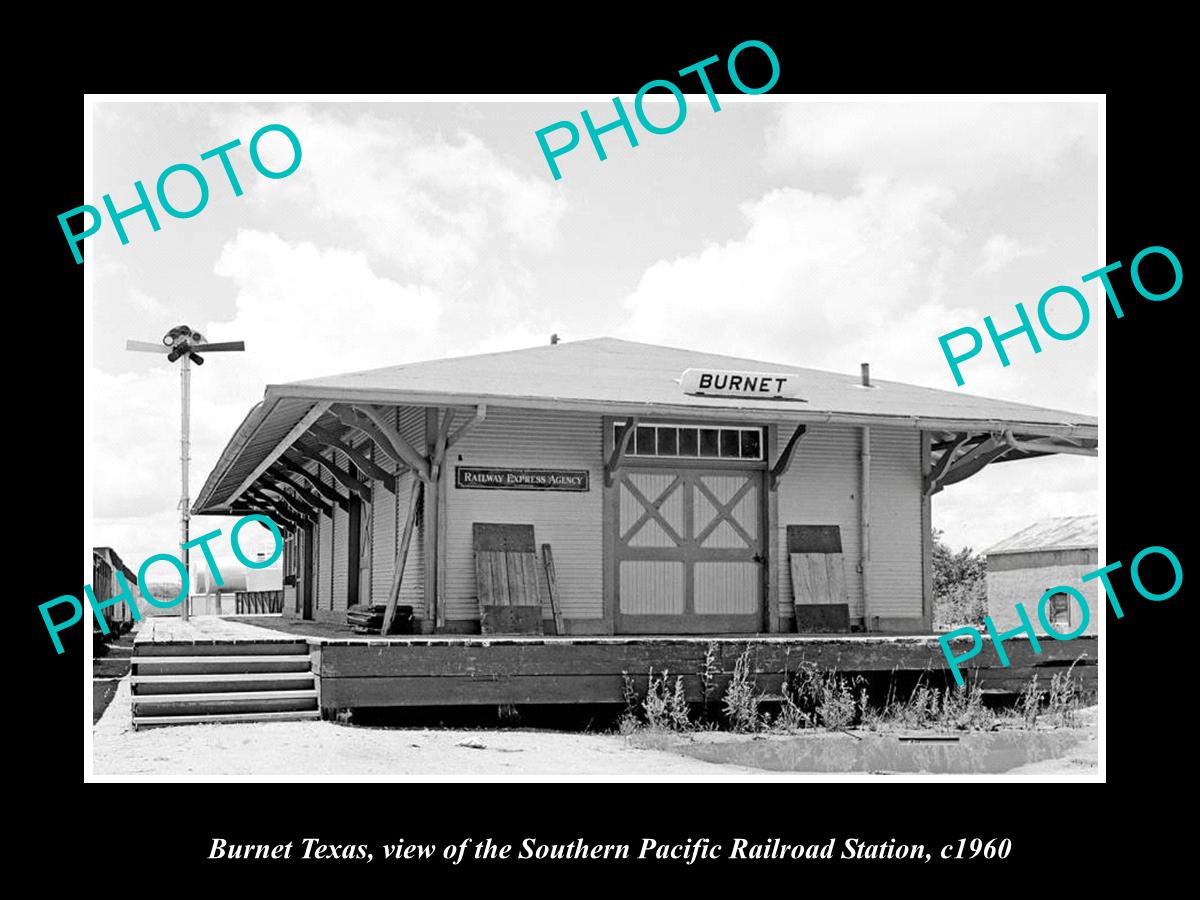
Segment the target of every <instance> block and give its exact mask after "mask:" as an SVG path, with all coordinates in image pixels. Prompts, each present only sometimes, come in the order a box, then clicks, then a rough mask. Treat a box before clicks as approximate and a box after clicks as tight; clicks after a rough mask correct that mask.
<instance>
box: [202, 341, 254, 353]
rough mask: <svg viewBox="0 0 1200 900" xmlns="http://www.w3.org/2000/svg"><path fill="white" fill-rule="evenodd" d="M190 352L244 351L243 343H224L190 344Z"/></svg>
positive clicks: (244, 343) (244, 344) (244, 345)
mask: <svg viewBox="0 0 1200 900" xmlns="http://www.w3.org/2000/svg"><path fill="white" fill-rule="evenodd" d="M190 349H192V350H203V351H204V352H205V353H210V352H213V351H221V350H245V349H246V342H245V341H226V342H225V343H223V344H192V346H191V348H190Z"/></svg>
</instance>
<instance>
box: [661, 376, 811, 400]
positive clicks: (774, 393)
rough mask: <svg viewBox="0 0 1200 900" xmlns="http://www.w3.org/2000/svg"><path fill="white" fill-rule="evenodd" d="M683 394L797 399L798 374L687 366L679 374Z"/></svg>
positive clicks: (798, 388)
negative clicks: (688, 367) (691, 367)
mask: <svg viewBox="0 0 1200 900" xmlns="http://www.w3.org/2000/svg"><path fill="white" fill-rule="evenodd" d="M679 383H680V387H682V388H683V392H684V393H685V394H696V395H699V396H704V397H743V398H755V399H759V400H769V399H780V400H799V399H801V398H799V397H797V396H796V394H797V393H799V391H800V376H799V375H797V374H790V373H786V372H731V371H727V370H725V369H686V370H685V371H684V373H683V375H682V376H680V378H679Z"/></svg>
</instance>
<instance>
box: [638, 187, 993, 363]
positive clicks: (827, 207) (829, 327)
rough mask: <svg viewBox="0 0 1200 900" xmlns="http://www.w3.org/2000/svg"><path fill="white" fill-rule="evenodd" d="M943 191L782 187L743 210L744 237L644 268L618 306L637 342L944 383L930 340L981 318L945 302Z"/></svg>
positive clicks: (947, 237) (953, 237) (951, 240)
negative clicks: (870, 369) (864, 366)
mask: <svg viewBox="0 0 1200 900" xmlns="http://www.w3.org/2000/svg"><path fill="white" fill-rule="evenodd" d="M950 199H951V198H950V195H949V194H948V193H947V192H945V191H942V190H938V189H932V188H925V187H912V186H907V185H900V184H895V183H892V182H888V181H885V180H883V179H872V180H869V181H867V182H864V183H863V184H862V185H860V186H859V188H858V190H857V191H856V192H855V193H853V194H851V195H850V196H848V197H844V198H837V197H832V196H829V195H824V194H814V193H809V192H806V191H801V190H796V189H792V188H785V189H782V190H776V191H772V192H771V193H769V194H767V195H766V196H765V197H763V198H762V199H760V200H759V201H757V202H756V203H752V204H748V205H747V206H745V207H744V208H743V214H744V216H745V218H746V220H747V230H746V233H745V235H744V236H743V237H741V238H738V239H736V240H732V241H729V242H727V243H724V244H719V245H716V244H714V245H710V246H708V247H706V248H705V249H703V250H701V251H699V252H697V253H694V254H691V255H688V256H684V257H680V258H678V259H675V260H672V261H664V262H659V263H656V264H655V265H653V266H651V267H650V268H649V269H648V270H647V271H646V272H645V274H644V275H643V276H642V278H641V281H640V282H639V283H638V285H637V287H636V288H635V290H634V292H633V294H632V295H631V296H630V297H629V298H628V299H627V300H626V302H625V305H626V307H628V309H629V310H630V318H629V322H628V325H627V327H626V329H625V334H626V335H627V336H629V337H632V338H634V339H636V340H645V341H649V342H652V343H663V344H669V345H673V346H681V347H691V348H695V349H707V350H711V351H713V352H719V353H728V354H731V355H738V354H741V355H745V356H747V357H750V358H758V359H777V360H780V361H783V362H792V363H796V364H799V365H804V366H808V367H811V368H825V369H833V370H837V371H852V370H855V369H857V366H858V364H859V363H860V362H865V361H869V362H871V363H872V365H873V366H874V368H875V371H876V373H877V375H878V377H880V378H889V379H897V380H925V381H932V383H935V384H936V383H939V382H940V381H945V380H946V373H945V367H946V363H945V360H944V358H943V356H942V354H941V351H940V350H939V348H938V344H937V340H936V336H937V335H938V334H940V333H942V332H944V331H945V330H947V328H948V327H949V326H951V325H953V324H955V323H957V322H959V321H971V320H972V319H976V320H977V319H978V318H979V316H978V315H977V314H974V313H973V312H972V311H971V310H968V309H963V308H957V307H956V304H955V303H954V302H953V301H952V299H950V298H947V297H946V296H945V290H944V287H943V278H944V275H945V272H946V270H947V268H948V266H949V265H950V255H949V254H950V248H951V247H952V246H953V245H954V244H955V243H956V242H957V241H958V240H959V238H958V235H957V234H956V233H955V232H954V230H953V229H952V228H950V226H949V225H947V223H946V221H945V220H944V219H943V217H942V213H943V210H944V209H945V208H946V207H947V206H948V204H949V202H950Z"/></svg>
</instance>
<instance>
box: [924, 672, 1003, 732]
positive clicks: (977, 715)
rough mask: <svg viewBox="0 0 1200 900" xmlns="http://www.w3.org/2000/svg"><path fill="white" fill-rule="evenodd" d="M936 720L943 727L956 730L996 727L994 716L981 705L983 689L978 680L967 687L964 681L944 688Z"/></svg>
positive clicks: (983, 729) (978, 729) (989, 729)
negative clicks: (956, 685) (953, 686)
mask: <svg viewBox="0 0 1200 900" xmlns="http://www.w3.org/2000/svg"><path fill="white" fill-rule="evenodd" d="M937 721H938V724H939V725H940V726H942V727H943V728H953V729H955V730H957V731H991V730H992V729H993V728H995V727H996V717H995V716H993V715H992V713H991V711H990V710H989V709H988V708H987V707H986V706H984V705H983V689H982V688H981V687H980V686H979V683H978V682H975V683H973V684H971V685H970V686H969V687H968V686H967V684H966V683H965V682H964V683H963V684H961V685H959V686H958V687H956V688H949V687H948V688H946V689H945V690H944V691H943V692H942V708H941V710H940V712H939V714H938V720H937Z"/></svg>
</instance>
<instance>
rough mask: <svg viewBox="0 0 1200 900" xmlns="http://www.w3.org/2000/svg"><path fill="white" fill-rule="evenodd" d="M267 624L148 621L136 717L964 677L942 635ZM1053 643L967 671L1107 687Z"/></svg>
mask: <svg viewBox="0 0 1200 900" xmlns="http://www.w3.org/2000/svg"><path fill="white" fill-rule="evenodd" d="M268 622H269V623H270V625H269V627H266V623H268ZM255 623H256V624H254V625H251V624H248V623H243V622H238V621H235V620H226V619H219V618H216V617H211V616H196V617H193V618H192V619H191V620H190V621H189V622H186V623H183V622H180V620H178V619H164V618H159V619H154V620H148V621H147V623H146V624H145V626H144V627H143V628H142V630H141V632H140V633H139V635H138V637H137V639H136V641H135V644H134V657H133V663H134V669H133V672H134V693H133V702H134V721H135V725H136V726H138V727H143V726H146V725H153V724H171V723H176V722H180V723H182V722H209V721H233V720H238V721H246V720H252V721H259V720H264V719H303V718H316V717H318V716H319V715H320V714H321V713H324V715H325V716H326V717H330V716H332V715H333V714H334V713H335V712H336V711H337V710H341V709H354V708H371V707H373V708H381V707H419V706H463V705H471V704H476V705H484V704H511V705H520V704H562V703H621V702H623V701H624V699H625V687H626V677H625V676H626V675H628V676H629V678H630V679H631V680H632V684H633V687H634V688H635V690H636V691H637V692H638V693H639V694H642V693H644V692H645V690H646V686H647V680H648V675H649V674H650V672H651V670H653V672H654V673H655V674H656V675H660V674H661V673H662V672H663V671H664V670H666V671H667V672H669V677H670V681H671V683H672V685H673V684H674V681H675V678H676V677H677V676H678V677H682V678H683V682H684V688H685V690H686V692H687V696H688V699H689V700H692V701H697V702H699V701H702V700H705V699H706V698H707V699H709V700H711V701H715V702H719V701H720V699H721V698H722V697H723V695H724V693H725V690H726V689H727V687H728V685H729V682H730V679H731V678H732V675H733V671H734V666H735V663H736V661H737V659H738V658H739V657H740V656H741V655H742V654H744V653H746V652H747V651H749V653H750V671H751V673H752V674H753V677H754V683H755V689H756V690H757V691H758V692H759V693H761V694H763V695H764V696H765V697H766V698H768V699H770V698H773V697H778V695H779V693H780V690H781V687H782V685H783V682H784V679H785V678H786V677H788V674H789V673H795V672H797V671H798V670H799V669H800V668H802V667H803V666H806V665H812V666H816V667H817V668H819V669H822V670H829V669H836V670H837V671H838V672H840V673H843V674H845V675H848V676H854V675H860V674H861V675H867V676H873V677H886V676H888V675H889V674H893V675H902V676H906V677H908V678H910V679H913V678H916V677H919V676H922V675H923V676H924V678H925V681H926V683H927V684H929V685H930V686H932V687H935V688H938V689H941V688H942V687H945V686H951V687H952V686H953V684H954V682H953V678H952V676H951V674H950V671H949V669H948V668H947V666H946V661H945V657H944V656H943V654H942V650H941V647H940V645H939V644H938V640H937V637H936V636H934V635H914V636H892V635H874V634H863V635H837V636H822V635H761V636H744V635H743V636H715V637H710V636H703V637H690V636H564V637H555V636H536V637H534V636H511V637H509V636H480V635H420V636H418V635H395V636H388V637H380V636H370V637H363V636H356V635H354V634H353V633H352V632H350V631H349V630H348V629H346V628H345V627H344V626H340V627H339V626H331V625H324V624H314V623H312V622H299V621H296V622H292V621H288V620H286V619H283V618H280V619H263V618H257V619H255ZM965 646H966V644H965V643H964V644H963V647H965ZM1041 646H1042V652H1041V653H1040V654H1034V653H1033V652H1032V648H1031V646H1030V643H1029V641H1028V640H1024V639H1013V640H1009V641H1007V642H1006V643H1005V649H1006V650H1007V652H1008V656H1009V659H1010V665H1009V666H1008V667H1000V666H999V664H998V661H997V659H996V654H995V650H994V648H993V647H992V646H991V644H990V641H987V640H986V639H985V645H984V648H983V650H982V651H981V652H980V653H979V654H978V655H977V656H976V657H974V658H973V659H971V660H969V661H967V662H966V663H964V671H965V672H967V673H968V675H967V677H968V680H969V681H970V682H971V683H972V684H976V683H977V684H978V685H979V686H980V687H981V688H982V689H983V691H984V692H985V693H989V694H997V695H999V694H1015V693H1019V692H1020V691H1021V690H1023V689H1024V688H1025V686H1026V685H1027V684H1028V683H1029V681H1030V679H1031V678H1032V676H1033V675H1034V674H1037V675H1038V676H1039V679H1038V687H1039V688H1040V689H1042V690H1046V689H1048V688H1049V686H1050V680H1051V677H1052V676H1053V675H1055V674H1058V673H1062V672H1065V671H1067V669H1068V668H1069V667H1070V666H1071V665H1072V663H1074V664H1075V669H1074V672H1073V675H1074V677H1075V678H1076V680H1077V683H1078V684H1079V685H1081V687H1082V691H1083V693H1084V694H1085V696H1087V695H1091V696H1092V697H1094V696H1095V693H1096V690H1097V674H1098V666H1097V662H1098V659H1097V655H1098V654H1097V650H1098V641H1097V639H1096V638H1095V637H1088V636H1085V637H1081V638H1077V639H1076V640H1073V641H1053V640H1045V641H1043V642H1042V643H1041ZM960 652H961V650H960Z"/></svg>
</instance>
